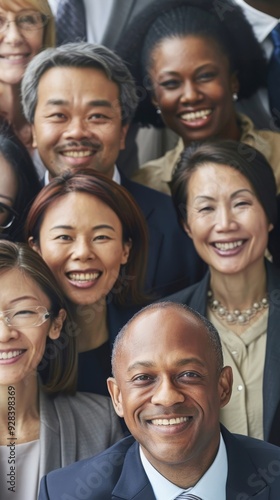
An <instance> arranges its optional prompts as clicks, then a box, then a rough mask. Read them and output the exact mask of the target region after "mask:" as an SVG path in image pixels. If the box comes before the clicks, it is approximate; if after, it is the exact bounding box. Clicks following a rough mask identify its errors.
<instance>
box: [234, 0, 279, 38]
mask: <svg viewBox="0 0 280 500" xmlns="http://www.w3.org/2000/svg"><path fill="white" fill-rule="evenodd" d="M235 2H236V3H237V4H238V5H240V7H241V8H242V10H243V11H244V14H245V16H246V18H247V20H248V21H249V23H250V24H251V25H252V27H253V29H254V32H255V35H256V37H257V39H258V41H259V42H260V43H262V42H264V40H265V39H266V38H267V37H268V35H269V33H270V32H271V31H272V30H273V29H274V28H275V26H277V24H278V22H279V19H277V18H276V17H272V16H270V15H269V14H265V12H261V11H260V10H257V9H255V8H254V7H252V6H251V5H248V4H247V3H246V2H245V0H235Z"/></svg>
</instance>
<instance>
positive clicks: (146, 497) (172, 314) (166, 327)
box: [39, 302, 280, 500]
mask: <svg viewBox="0 0 280 500" xmlns="http://www.w3.org/2000/svg"><path fill="white" fill-rule="evenodd" d="M112 364H113V373H114V378H110V379H108V387H109V390H110V394H111V397H112V400H113V404H114V407H115V410H116V412H117V414H118V415H119V416H123V417H124V418H125V421H126V424H127V426H128V428H129V430H130V432H131V434H132V436H129V437H127V438H125V439H123V440H121V441H120V442H119V443H117V444H116V445H114V446H113V447H111V448H109V449H108V450H107V451H105V452H103V453H101V454H100V455H97V456H96V457H94V458H91V459H89V460H84V461H82V462H78V463H76V464H73V465H71V466H70V467H67V468H65V469H61V470H57V471H54V472H52V473H50V474H48V475H47V476H45V477H44V478H43V480H42V484H41V491H40V495H39V500H45V499H49V500H62V499H63V500H74V499H80V498H86V499H87V500H89V499H90V500H109V499H115V500H117V499H126V500H131V499H134V500H136V499H137V500H175V499H176V498H191V499H198V500H199V499H201V500H249V499H251V498H258V500H279V491H280V449H279V448H277V447H275V446H272V445H270V444H267V443H264V442H262V441H260V440H256V439H253V438H248V437H246V436H240V435H233V434H231V433H229V432H228V431H227V430H226V429H225V428H224V427H221V426H220V424H219V411H220V408H221V407H222V406H224V405H226V404H227V402H228V401H229V399H230V394H231V386H232V372H231V368H230V367H228V366H226V367H223V356H222V349H221V344H220V339H219V336H218V333H217V331H216V330H215V328H214V327H213V326H212V325H211V323H210V322H208V320H206V319H204V318H203V317H202V316H200V315H199V314H197V313H195V312H194V311H192V310H191V309H189V308H186V307H185V306H182V305H179V304H173V303H166V302H162V303H160V304H154V305H152V306H148V307H146V308H145V309H142V311H140V312H139V313H137V314H136V315H135V316H134V317H133V318H132V320H130V321H129V323H128V324H127V325H126V326H125V327H124V328H123V329H122V330H121V332H120V333H119V335H118V337H117V339H116V342H115V345H114V350H113V356H112ZM183 493H187V494H189V495H190V496H189V497H188V496H186V497H181V496H180V495H182V494H183Z"/></svg>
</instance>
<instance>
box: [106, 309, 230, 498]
mask: <svg viewBox="0 0 280 500" xmlns="http://www.w3.org/2000/svg"><path fill="white" fill-rule="evenodd" d="M155 332H156V334H155ZM171 332H172V335H170V333H171ZM115 366H116V367H117V368H116V373H115V378H110V379H108V388H109V391H110V394H111V397H112V400H113V404H114V407H115V410H116V412H117V414H118V415H119V416H123V417H124V419H125V422H126V424H127V426H128V428H129V430H130V432H131V434H132V435H133V436H134V437H135V439H136V440H137V441H139V443H140V445H141V448H142V450H143V453H144V454H145V456H146V457H147V459H148V460H149V461H150V463H151V464H152V465H153V466H154V467H155V468H156V469H157V470H158V471H159V472H160V473H161V474H162V475H163V476H165V477H166V478H167V479H169V480H170V481H171V482H173V483H175V484H177V485H178V486H180V487H182V488H187V487H189V486H191V485H194V484H195V483H196V482H197V481H198V479H199V478H200V477H201V476H202V475H203V474H204V472H205V471H206V470H207V469H208V468H209V466H210V465H211V463H212V462H213V460H214V458H215V455H216V453H217V450H218V445H219V432H220V429H219V410H220V408H221V407H222V406H224V405H225V404H226V403H227V402H228V400H229V398H230V394H231V383H232V372H231V368H229V367H225V368H223V369H222V372H220V373H218V370H217V361H216V356H215V354H214V351H213V347H212V345H211V344H210V341H209V338H208V334H207V332H206V330H205V327H204V325H202V324H201V322H200V321H199V320H197V319H196V318H194V317H193V315H192V314H191V313H189V312H185V311H181V310H179V309H178V307H176V305H174V304H170V306H169V307H168V308H166V309H160V308H159V309H158V310H157V309H155V310H148V311H145V312H143V313H142V314H140V316H138V317H137V318H136V319H135V320H134V321H133V322H132V323H131V324H130V326H129V327H128V330H127V331H126V334H125V338H124V342H122V347H121V348H120V349H119V350H118V351H117V357H116V364H115ZM182 417H186V421H181V422H176V423H175V422H171V425H160V423H162V419H173V418H174V419H177V418H182Z"/></svg>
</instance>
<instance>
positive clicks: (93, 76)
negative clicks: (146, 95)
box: [32, 67, 128, 178]
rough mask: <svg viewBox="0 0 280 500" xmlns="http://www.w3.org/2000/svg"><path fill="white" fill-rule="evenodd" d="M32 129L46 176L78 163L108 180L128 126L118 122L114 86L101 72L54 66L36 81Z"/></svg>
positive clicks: (56, 173)
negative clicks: (36, 100)
mask: <svg viewBox="0 0 280 500" xmlns="http://www.w3.org/2000/svg"><path fill="white" fill-rule="evenodd" d="M32 128H33V137H34V144H33V145H34V147H38V150H39V154H40V156H41V159H42V161H43V163H44V164H45V166H46V168H47V169H48V170H49V172H50V175H51V176H56V175H58V174H59V173H61V172H62V171H63V170H65V169H69V168H71V167H76V166H81V167H92V168H93V169H94V170H97V171H99V172H102V173H104V174H106V175H108V177H110V178H112V177H113V173H114V165H115V161H116V159H117V156H118V154H119V151H120V150H121V149H124V147H125V136H126V133H127V128H128V126H127V125H126V126H123V125H122V120H121V108H120V102H119V89H118V86H117V84H115V83H114V82H112V81H110V80H108V78H107V76H106V75H105V74H104V73H103V71H101V70H98V69H94V68H60V67H57V68H51V69H50V70H48V71H46V72H45V73H44V75H43V76H42V78H41V80H40V83H39V87H38V103H37V107H36V110H35V117H34V125H33V127H32ZM73 154H75V155H76V156H73ZM78 154H79V156H77V155H78Z"/></svg>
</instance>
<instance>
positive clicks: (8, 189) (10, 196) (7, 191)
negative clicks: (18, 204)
mask: <svg viewBox="0 0 280 500" xmlns="http://www.w3.org/2000/svg"><path fill="white" fill-rule="evenodd" d="M0 173H1V186H0V202H1V203H5V205H8V206H9V207H13V205H14V202H15V199H16V195H17V189H18V187H17V179H16V176H15V174H14V172H13V170H12V168H11V166H10V164H9V163H8V162H7V160H5V158H4V157H3V156H2V155H0ZM4 222H5V220H4V217H3V214H1V212H0V225H1V224H4Z"/></svg>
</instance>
